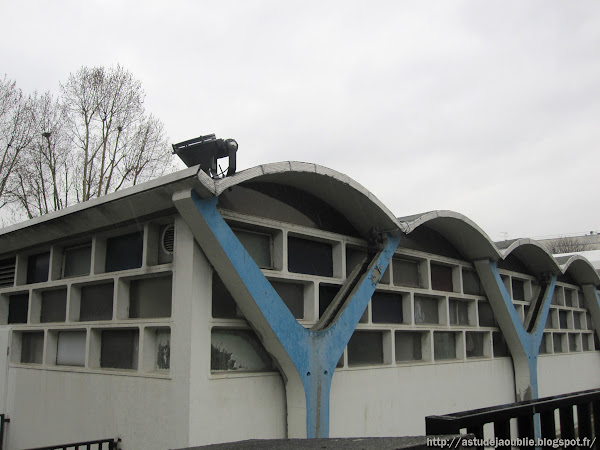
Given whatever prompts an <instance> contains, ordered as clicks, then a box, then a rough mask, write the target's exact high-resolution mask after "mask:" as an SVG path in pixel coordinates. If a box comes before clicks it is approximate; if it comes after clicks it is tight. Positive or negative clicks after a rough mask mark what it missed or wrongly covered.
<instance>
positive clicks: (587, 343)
mask: <svg viewBox="0 0 600 450" xmlns="http://www.w3.org/2000/svg"><path fill="white" fill-rule="evenodd" d="M589 337H590V335H589V334H583V335H581V344H582V347H583V351H584V352H588V351H590V341H589Z"/></svg>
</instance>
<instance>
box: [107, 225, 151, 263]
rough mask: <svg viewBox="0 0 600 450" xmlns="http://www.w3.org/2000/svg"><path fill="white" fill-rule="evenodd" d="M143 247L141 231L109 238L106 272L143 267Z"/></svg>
mask: <svg viewBox="0 0 600 450" xmlns="http://www.w3.org/2000/svg"><path fill="white" fill-rule="evenodd" d="M143 247H144V233H143V232H141V231H140V232H136V233H131V234H126V235H123V236H117V237H114V238H110V239H107V241H106V263H105V268H104V270H105V272H115V271H117V270H126V269H135V268H137V267H142V254H143Z"/></svg>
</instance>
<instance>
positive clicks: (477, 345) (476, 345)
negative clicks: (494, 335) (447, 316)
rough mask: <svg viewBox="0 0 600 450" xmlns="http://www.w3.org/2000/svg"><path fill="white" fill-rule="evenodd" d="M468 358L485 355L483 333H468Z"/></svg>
mask: <svg viewBox="0 0 600 450" xmlns="http://www.w3.org/2000/svg"><path fill="white" fill-rule="evenodd" d="M465 334H466V347H467V358H480V357H482V356H483V336H484V334H483V333H473V332H470V331H467V332H466V333H465Z"/></svg>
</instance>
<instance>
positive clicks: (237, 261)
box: [0, 162, 600, 449]
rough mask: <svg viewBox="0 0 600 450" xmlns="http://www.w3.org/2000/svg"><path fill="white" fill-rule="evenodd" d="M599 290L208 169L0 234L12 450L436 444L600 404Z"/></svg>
mask: <svg viewBox="0 0 600 450" xmlns="http://www.w3.org/2000/svg"><path fill="white" fill-rule="evenodd" d="M598 285H600V278H599V276H598V274H597V273H596V271H595V270H594V268H593V267H592V266H591V265H590V264H589V262H588V261H587V260H585V259H584V258H582V257H580V256H571V257H564V258H554V257H553V256H552V255H550V254H549V253H548V252H547V250H546V249H545V247H543V246H542V245H540V244H539V243H537V242H535V241H533V240H529V239H523V240H518V241H514V242H512V243H510V245H509V244H506V245H505V246H500V247H498V246H496V244H494V243H493V242H492V241H491V240H490V239H489V238H488V237H487V235H486V234H485V233H484V232H483V231H482V230H481V229H480V228H479V227H478V226H477V225H476V224H475V223H473V222H472V221H471V220H469V219H468V218H466V217H464V216H462V215H460V214H457V213H454V212H449V211H433V212H428V213H425V214H422V215H417V216H411V217H404V218H397V217H395V216H394V215H393V214H392V213H391V212H390V211H389V210H388V209H387V208H386V207H385V205H383V204H381V202H380V201H379V200H378V199H377V198H376V197H375V196H373V195H372V194H371V193H370V192H369V191H368V190H367V189H365V188H364V187H362V186H361V185H359V184H358V183H356V182H355V181H353V180H352V179H350V178H349V177H348V176H346V175H343V174H341V173H338V172H335V171H333V170H330V169H327V168H324V167H320V166H317V165H314V164H307V163H298V162H284V163H277V164H268V165H263V166H259V167H255V168H252V169H249V170H245V171H243V172H240V173H237V174H235V175H232V176H228V177H226V178H221V179H213V178H211V177H209V176H208V175H207V174H206V173H204V172H203V171H201V170H199V167H197V166H196V167H191V168H188V169H186V170H183V171H180V172H177V173H174V174H172V175H169V176H166V177H163V178H160V179H156V180H154V181H152V182H148V183H145V184H142V185H138V186H135V187H133V188H130V189H127V190H123V191H120V192H117V193H114V194H111V195H107V196H105V197H102V198H98V199H94V200H91V201H89V202H86V203H83V204H79V205H76V206H73V207H71V208H68V209H65V210H62V211H59V212H57V213H53V214H49V215H47V216H44V217H39V218H36V219H33V220H30V221H28V222H25V223H22V224H18V225H15V226H12V227H9V228H5V229H3V230H1V231H0V373H1V374H2V376H1V377H0V386H2V387H1V388H0V413H5V414H7V415H8V417H9V418H10V424H8V426H7V428H6V443H7V447H8V448H10V449H17V448H27V447H35V446H42V445H50V444H61V443H65V442H75V441H83V440H92V439H100V438H107V437H116V436H120V437H121V439H122V443H121V446H122V448H123V449H142V448H144V449H164V448H181V447H186V446H191V445H201V444H207V443H217V442H227V441H235V440H242V439H250V438H284V437H306V436H309V437H310V436H331V437H344V436H402V435H416V434H423V433H424V431H425V421H424V417H425V416H427V415H433V414H444V413H449V412H454V411H459V410H465V409H471V408H477V407H485V406H492V405H497V404H502V403H509V402H513V401H515V400H521V399H527V398H536V397H538V396H539V397H542V396H548V395H553V394H559V393H566V392H573V391H578V390H583V389H591V388H597V387H600V381H599V377H598V373H599V371H600V353H599V351H598V350H599V349H600V346H599V345H598V339H597V331H598V329H597V325H595V324H600V303H599V297H598V292H597V287H598ZM4 349H6V351H5V350H4ZM538 355H539V356H538Z"/></svg>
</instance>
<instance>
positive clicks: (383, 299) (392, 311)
mask: <svg viewBox="0 0 600 450" xmlns="http://www.w3.org/2000/svg"><path fill="white" fill-rule="evenodd" d="M371 313H372V317H373V323H403V322H404V317H403V314H402V295H401V294H393V293H390V292H379V291H375V292H374V293H373V297H371Z"/></svg>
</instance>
